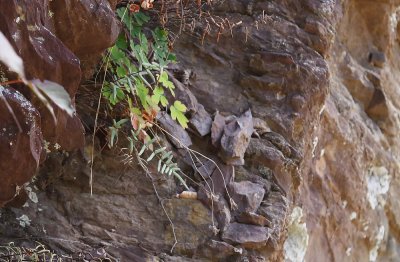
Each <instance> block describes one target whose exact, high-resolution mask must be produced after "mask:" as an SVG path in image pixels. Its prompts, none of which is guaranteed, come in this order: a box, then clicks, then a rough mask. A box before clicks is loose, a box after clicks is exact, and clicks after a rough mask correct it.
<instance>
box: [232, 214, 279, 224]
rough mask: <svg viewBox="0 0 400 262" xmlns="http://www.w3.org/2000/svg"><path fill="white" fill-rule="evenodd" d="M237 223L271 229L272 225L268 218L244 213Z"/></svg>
mask: <svg viewBox="0 0 400 262" xmlns="http://www.w3.org/2000/svg"><path fill="white" fill-rule="evenodd" d="M236 219H237V221H238V222H240V223H243V224H251V225H256V226H268V227H271V226H272V223H271V221H269V220H268V219H267V218H266V217H264V216H261V215H258V214H256V213H253V212H242V213H240V214H239V215H238V216H237V217H236Z"/></svg>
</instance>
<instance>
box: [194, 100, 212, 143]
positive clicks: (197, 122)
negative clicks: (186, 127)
mask: <svg viewBox="0 0 400 262" xmlns="http://www.w3.org/2000/svg"><path fill="white" fill-rule="evenodd" d="M212 122H213V121H212V119H211V116H210V114H209V113H207V111H206V110H205V109H204V106H203V105H200V104H198V106H197V109H196V112H195V113H194V114H193V115H192V117H191V118H190V119H189V124H190V126H191V127H193V128H194V129H195V130H196V133H197V134H199V135H200V136H205V135H208V134H209V133H210V132H211V125H212Z"/></svg>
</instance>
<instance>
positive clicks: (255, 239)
mask: <svg viewBox="0 0 400 262" xmlns="http://www.w3.org/2000/svg"><path fill="white" fill-rule="evenodd" d="M269 237H270V232H269V229H268V228H266V227H261V226H254V225H247V224H240V223H231V224H229V226H228V228H227V230H226V231H225V232H223V233H222V240H224V241H226V242H228V243H231V244H240V245H242V246H243V247H245V248H248V249H256V248H260V247H263V246H265V245H266V244H267V241H268V239H269Z"/></svg>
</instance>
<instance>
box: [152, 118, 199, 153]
mask: <svg viewBox="0 0 400 262" xmlns="http://www.w3.org/2000/svg"><path fill="white" fill-rule="evenodd" d="M157 120H158V121H159V122H160V124H161V126H162V127H163V128H164V129H165V130H166V131H167V132H168V133H169V134H170V135H172V136H174V137H171V136H170V135H167V137H168V139H169V140H170V141H171V143H172V144H174V145H175V147H176V148H185V147H189V146H191V145H192V139H190V136H189V134H188V133H187V132H186V131H185V129H183V127H182V126H181V125H179V124H178V123H177V122H176V121H174V120H172V118H171V117H170V116H169V115H168V114H167V113H165V112H160V113H158V115H157Z"/></svg>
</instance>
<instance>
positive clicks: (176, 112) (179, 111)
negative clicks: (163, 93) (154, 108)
mask: <svg viewBox="0 0 400 262" xmlns="http://www.w3.org/2000/svg"><path fill="white" fill-rule="evenodd" d="M177 102H178V103H177ZM177 107H178V108H177ZM170 110H171V117H172V119H173V120H177V121H178V123H179V124H180V125H181V126H182V127H183V128H187V127H188V122H189V120H188V119H187V118H186V116H185V115H184V114H183V113H184V112H185V111H186V106H185V105H184V104H182V103H181V102H180V101H175V103H174V105H172V106H170Z"/></svg>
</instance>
